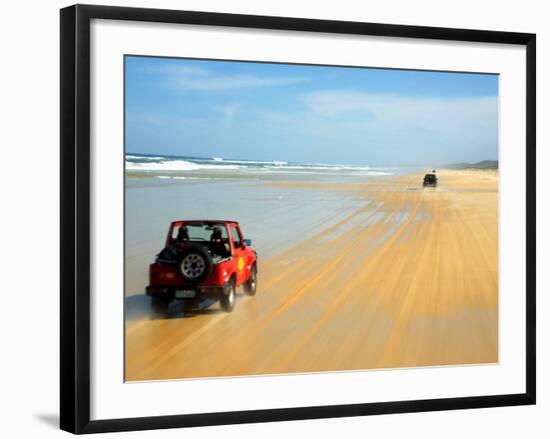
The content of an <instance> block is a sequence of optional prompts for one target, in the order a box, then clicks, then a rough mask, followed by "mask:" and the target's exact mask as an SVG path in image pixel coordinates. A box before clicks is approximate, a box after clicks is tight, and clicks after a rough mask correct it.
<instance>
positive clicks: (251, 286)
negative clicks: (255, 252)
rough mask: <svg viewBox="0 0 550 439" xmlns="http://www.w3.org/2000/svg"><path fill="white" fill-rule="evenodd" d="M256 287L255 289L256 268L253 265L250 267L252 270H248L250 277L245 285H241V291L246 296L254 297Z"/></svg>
mask: <svg viewBox="0 0 550 439" xmlns="http://www.w3.org/2000/svg"><path fill="white" fill-rule="evenodd" d="M256 287H257V270H256V266H255V265H254V266H253V267H252V270H250V277H249V278H248V280H247V281H246V283H245V284H244V285H243V289H244V292H245V293H246V294H247V295H248V296H254V295H255V294H256Z"/></svg>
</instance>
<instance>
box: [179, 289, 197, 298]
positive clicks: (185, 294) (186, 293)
mask: <svg viewBox="0 0 550 439" xmlns="http://www.w3.org/2000/svg"><path fill="white" fill-rule="evenodd" d="M196 294H197V293H196V292H195V290H177V291H176V299H193V298H194V297H195V296H196Z"/></svg>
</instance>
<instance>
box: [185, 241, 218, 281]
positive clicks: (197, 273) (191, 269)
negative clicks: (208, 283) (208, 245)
mask: <svg viewBox="0 0 550 439" xmlns="http://www.w3.org/2000/svg"><path fill="white" fill-rule="evenodd" d="M178 256H179V257H178V267H179V271H180V273H181V275H182V276H183V278H184V279H185V280H187V281H189V282H200V281H201V280H204V279H206V278H207V277H208V276H210V273H212V267H213V262H212V256H210V253H208V251H207V250H206V249H205V248H204V247H203V246H200V245H196V244H189V245H188V246H186V247H184V248H183V249H182V250H181V252H180V254H179V255H178Z"/></svg>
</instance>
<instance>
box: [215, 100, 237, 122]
mask: <svg viewBox="0 0 550 439" xmlns="http://www.w3.org/2000/svg"><path fill="white" fill-rule="evenodd" d="M242 107H243V105H242V104H240V103H232V104H227V105H222V106H219V107H215V108H214V110H216V111H218V112H220V113H221V114H223V115H224V116H225V117H226V118H228V119H231V118H232V117H233V116H235V114H237V112H238V111H239V110H240V109H241V108H242Z"/></svg>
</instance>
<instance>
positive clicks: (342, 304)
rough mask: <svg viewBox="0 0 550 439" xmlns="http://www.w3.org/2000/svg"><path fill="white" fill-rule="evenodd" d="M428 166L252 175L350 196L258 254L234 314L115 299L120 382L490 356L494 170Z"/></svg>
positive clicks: (494, 312) (494, 299)
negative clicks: (412, 171)
mask: <svg viewBox="0 0 550 439" xmlns="http://www.w3.org/2000/svg"><path fill="white" fill-rule="evenodd" d="M438 176H439V186H438V188H437V189H422V188H421V187H420V182H421V176H420V175H411V176H400V177H395V178H392V179H387V178H386V179H380V181H377V180H376V179H373V178H371V179H369V181H368V182H366V183H365V184H362V183H357V184H353V183H346V184H327V183H319V184H316V183H314V182H272V183H258V185H257V191H258V192H259V193H261V191H262V190H266V191H267V190H270V189H273V188H292V189H294V190H301V191H304V192H306V191H310V190H311V191H316V193H318V192H319V191H322V192H324V193H326V194H332V195H334V194H339V196H341V197H349V199H353V200H356V201H357V200H358V201H359V202H357V203H356V204H354V206H355V207H354V208H353V209H349V210H346V211H344V212H343V213H342V212H340V214H339V216H338V217H337V220H336V221H333V222H332V223H331V224H330V225H328V226H327V227H325V228H323V227H317V228H316V229H315V232H314V233H313V234H310V235H309V236H307V237H306V238H305V239H303V240H302V241H301V242H300V241H299V240H295V241H293V242H292V245H290V246H289V247H288V248H286V249H285V250H282V251H280V252H279V253H277V254H274V255H273V256H271V257H269V258H265V259H263V258H262V259H260V266H259V274H258V292H257V295H256V296H255V297H247V296H244V294H243V293H242V292H241V293H240V294H239V296H238V300H237V304H236V307H235V310H234V311H233V312H232V313H229V314H227V313H224V312H222V311H221V310H219V305H218V304H213V305H212V306H210V307H208V308H206V309H204V310H202V311H196V312H195V311H190V312H182V311H181V305H180V304H178V303H176V302H174V303H173V304H172V308H171V311H170V314H169V315H168V316H166V318H158V319H149V318H148V317H147V315H145V313H142V312H141V311H145V310H146V307H147V302H146V300H147V298H146V297H143V296H141V295H134V296H129V297H127V298H126V300H127V302H126V310H127V319H126V352H125V355H126V379H127V380H130V381H132V380H155V379H177V378H196V377H219V376H237V375H258V374H281V373H299V372H322V371H339V370H357V369H372V368H395V367H419V366H434V365H457V364H476V363H494V362H498V173H497V172H495V171H469V170H465V171H450V170H449V171H440V172H438ZM327 196H329V195H327ZM280 221H281V223H282V224H284V221H285V216H284V211H281V218H280ZM245 233H246V232H245ZM260 257H261V255H260ZM142 307H143V309H142ZM136 310H137V311H136Z"/></svg>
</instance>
